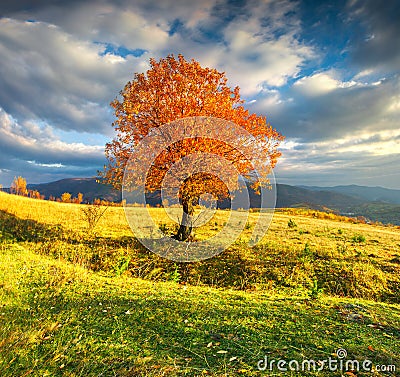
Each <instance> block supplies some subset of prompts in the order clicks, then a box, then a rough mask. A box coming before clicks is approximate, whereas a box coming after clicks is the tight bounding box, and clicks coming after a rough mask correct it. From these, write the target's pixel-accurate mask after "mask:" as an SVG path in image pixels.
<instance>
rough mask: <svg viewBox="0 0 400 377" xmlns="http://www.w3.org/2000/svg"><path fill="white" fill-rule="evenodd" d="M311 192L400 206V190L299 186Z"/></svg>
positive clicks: (364, 187)
mask: <svg viewBox="0 0 400 377" xmlns="http://www.w3.org/2000/svg"><path fill="white" fill-rule="evenodd" d="M299 187H302V188H304V189H306V190H312V191H331V192H337V193H340V194H344V195H350V196H352V197H354V198H357V199H361V200H367V201H369V202H385V203H392V204H400V190H392V189H387V188H384V187H379V186H377V187H367V186H357V185H347V186H334V187H318V186H299Z"/></svg>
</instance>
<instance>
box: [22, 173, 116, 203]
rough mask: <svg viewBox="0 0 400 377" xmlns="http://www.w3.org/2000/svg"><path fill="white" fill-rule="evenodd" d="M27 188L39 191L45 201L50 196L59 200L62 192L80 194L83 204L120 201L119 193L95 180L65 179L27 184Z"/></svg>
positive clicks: (74, 195) (73, 194)
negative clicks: (100, 200) (99, 201)
mask: <svg viewBox="0 0 400 377" xmlns="http://www.w3.org/2000/svg"><path fill="white" fill-rule="evenodd" d="M27 187H28V189H31V190H37V191H39V192H40V193H41V194H42V195H44V196H45V198H46V199H48V198H49V197H50V196H54V197H56V198H59V197H61V195H62V194H63V193H64V192H69V193H70V194H71V195H72V196H73V197H76V196H77V195H78V193H82V194H83V200H84V201H85V202H92V201H93V200H94V199H97V198H98V199H103V200H108V201H113V202H119V201H121V193H120V192H119V191H117V190H114V189H113V188H112V187H111V186H110V185H103V184H101V183H97V182H96V178H66V179H61V180H59V181H54V182H49V183H39V184H29V185H27Z"/></svg>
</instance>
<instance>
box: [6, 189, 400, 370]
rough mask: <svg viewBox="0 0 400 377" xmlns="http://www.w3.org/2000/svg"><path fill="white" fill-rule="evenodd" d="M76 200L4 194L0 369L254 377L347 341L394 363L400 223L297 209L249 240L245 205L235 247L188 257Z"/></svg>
mask: <svg viewBox="0 0 400 377" xmlns="http://www.w3.org/2000/svg"><path fill="white" fill-rule="evenodd" d="M82 208H86V207H85V206H84V205H77V204H64V203H55V202H48V201H41V200H34V199H29V198H25V197H18V196H14V195H9V194H5V193H1V192H0V288H1V289H0V302H1V306H0V308H1V310H0V339H1V340H0V375H1V376H2V377H3V376H4V377H14V376H23V375H26V376H28V375H30V376H37V377H39V376H44V375H49V376H66V375H68V376H99V375H104V376H150V377H155V376H170V377H172V376H201V375H207V376H215V377H217V376H220V377H222V376H224V377H229V376H238V375H240V376H258V375H260V371H259V370H258V369H257V365H260V364H259V361H260V360H264V358H265V356H267V357H268V360H270V359H274V360H278V359H285V360H298V361H299V362H300V364H301V362H302V360H304V359H316V360H320V359H326V358H327V355H330V356H331V357H333V358H334V357H335V352H336V351H337V350H338V349H339V348H343V349H345V350H346V352H347V354H348V359H357V360H360V362H362V361H363V360H364V359H365V358H368V359H369V360H372V361H373V363H374V366H375V365H388V366H389V365H392V366H396V367H400V357H399V353H398V349H399V348H400V305H399V303H400V289H399V288H400V279H399V276H400V253H399V250H398V245H399V244H400V230H399V229H397V228H394V227H382V226H372V225H367V224H356V223H352V222H343V221H338V220H337V219H335V218H334V217H333V216H331V218H326V219H323V218H321V219H318V218H315V215H316V213H315V212H314V211H311V212H307V211H300V210H294V209H293V210H290V211H289V210H288V211H285V212H278V213H276V215H275V216H274V219H273V221H272V223H271V225H270V229H269V231H268V233H267V234H266V236H265V237H264V239H263V240H262V241H261V243H260V245H258V246H255V247H252V248H251V247H249V246H248V245H247V244H246V239H247V238H248V234H249V232H251V229H252V227H253V226H254V221H255V220H256V218H257V213H251V214H250V218H249V226H248V227H245V230H244V233H243V234H242V236H241V237H240V239H239V240H238V241H237V242H236V243H235V244H233V245H232V246H231V247H230V248H229V249H228V250H226V251H225V252H223V253H222V254H220V255H219V256H217V257H214V258H212V259H210V260H207V261H203V262H197V263H190V264H185V263H172V262H170V261H167V260H165V259H162V258H159V257H157V256H156V255H154V254H152V253H150V252H148V251H146V250H144V249H143V248H142V247H141V246H140V244H138V243H137V242H136V240H135V238H134V237H133V236H132V233H131V231H130V229H129V226H128V225H127V223H126V220H125V216H124V212H123V208H115V207H112V208H109V209H108V210H107V212H106V215H105V216H104V217H103V218H101V220H100V221H99V224H98V226H97V227H96V228H95V232H94V233H91V234H90V233H88V231H87V229H86V226H87V224H86V222H85V220H84V219H83V218H82V216H81V215H82ZM143 210H147V209H143ZM149 211H150V212H151V213H152V215H153V216H154V218H155V221H156V222H157V223H159V224H160V225H161V224H162V225H163V228H165V229H167V228H168V227H169V225H170V224H169V223H168V222H167V221H166V218H165V217H162V215H161V214H162V210H161V209H156V208H150V209H149ZM220 212H221V213H220ZM220 212H217V215H216V217H215V218H214V219H213V221H212V222H211V224H210V226H209V228H208V231H209V232H212V231H213V229H215V227H216V226H223V221H222V220H223V217H219V216H220V215H223V214H224V213H225V211H220ZM320 215H321V216H323V215H324V216H327V215H326V214H320ZM289 220H291V221H290V224H291V225H290V226H289ZM210 234H211V233H210ZM138 277H140V278H138ZM233 288H234V289H233ZM322 290H323V292H322ZM362 297H363V298H362ZM364 297H369V298H370V300H365V299H364ZM377 301H379V302H377ZM261 365H262V363H261ZM342 372H345V371H342ZM265 373H266V374H267V375H268V374H271V375H275V374H277V373H279V371H278V370H276V369H274V370H272V371H270V373H269V371H266V372H265ZM349 373H350V371H349ZM297 374H299V375H304V376H315V377H316V376H320V377H329V376H332V372H331V371H329V370H322V371H316V370H315V371H314V370H310V371H308V370H307V371H303V372H302V371H300V372H297ZM353 374H354V373H353ZM346 375H347V374H346ZM357 375H358V376H360V377H362V376H368V375H370V372H365V373H364V372H362V371H361V372H360V373H357ZM374 375H376V376H382V377H383V376H396V375H397V372H396V371H395V370H393V369H390V371H386V372H384V373H383V372H382V373H381V372H374Z"/></svg>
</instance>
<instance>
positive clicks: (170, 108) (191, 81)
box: [102, 55, 284, 240]
mask: <svg viewBox="0 0 400 377" xmlns="http://www.w3.org/2000/svg"><path fill="white" fill-rule="evenodd" d="M150 66H151V68H150V69H149V70H148V71H147V72H146V73H136V74H135V76H134V79H133V80H132V81H130V82H128V83H127V84H126V85H125V88H124V89H123V90H122V91H121V92H120V94H121V96H122V99H121V100H119V99H115V100H114V101H113V102H112V103H111V106H112V107H113V108H114V109H115V116H116V120H115V122H114V123H113V127H114V128H115V130H116V133H117V135H116V137H115V138H114V139H113V140H112V141H111V142H110V143H107V144H106V149H105V152H106V157H107V159H108V164H107V165H106V166H105V170H104V172H103V173H102V176H103V178H104V179H105V181H106V182H107V183H110V184H112V185H113V186H114V187H115V188H118V189H120V188H121V186H122V181H123V175H124V168H125V166H126V163H127V161H128V159H129V157H130V155H131V153H132V150H133V149H135V148H136V147H137V146H138V145H139V144H140V143H141V142H142V140H143V139H144V138H146V136H148V135H149V133H151V130H153V129H154V128H159V127H161V126H163V125H165V124H167V123H171V122H174V121H177V120H179V119H182V118H189V117H199V116H201V117H214V118H219V119H222V120H225V121H229V122H232V123H233V124H235V125H237V126H239V127H241V128H243V129H244V130H246V131H247V132H248V133H249V134H251V135H252V137H254V140H257V141H258V142H260V143H258V146H257V148H258V150H257V152H256V155H257V154H258V155H259V156H260V157H262V156H263V157H264V158H265V157H268V161H269V166H270V167H271V168H273V167H274V166H275V164H276V162H277V159H278V157H279V156H280V152H279V151H278V150H277V148H278V146H279V144H280V143H281V141H282V140H283V138H284V137H283V136H282V135H281V134H280V133H279V132H277V131H276V130H275V129H273V128H272V127H271V126H270V125H269V124H268V123H267V122H266V118H265V117H263V116H258V115H256V114H250V113H249V111H248V110H246V109H245V108H244V107H243V106H242V104H243V103H244V101H243V100H242V99H241V98H240V95H239V87H235V88H234V89H231V88H230V87H229V86H228V85H227V78H226V76H225V73H224V72H218V71H217V70H216V69H211V68H204V67H201V66H200V64H199V63H198V62H197V61H195V60H191V61H187V60H185V59H184V57H183V56H182V55H179V56H178V58H177V59H176V58H175V57H174V56H173V55H169V56H167V57H166V58H164V59H160V61H158V62H157V61H156V60H155V59H150ZM210 127H212V125H211V126H210ZM232 136H235V135H232ZM260 145H261V147H260ZM193 153H213V154H215V155H219V156H221V157H223V158H226V159H228V160H230V161H231V162H232V163H233V164H234V165H235V166H236V168H237V170H238V171H239V172H240V174H242V175H243V176H246V174H249V173H250V172H251V166H250V165H251V164H250V163H249V161H248V160H247V159H246V156H243V154H242V153H240V152H239V151H237V150H236V149H235V148H232V145H227V144H226V143H224V142H222V141H220V140H215V138H205V137H195V138H193V137H188V138H184V139H182V140H179V142H175V143H173V145H170V146H169V147H168V148H167V149H166V150H164V151H163V152H162V153H160V154H159V155H158V156H156V157H155V156H153V154H152V150H151V148H149V150H148V153H146V155H143V160H144V161H145V160H148V159H152V164H151V169H150V170H149V172H148V173H147V177H146V185H145V187H146V191H149V192H152V191H156V190H159V189H160V187H161V183H162V181H163V178H164V177H165V175H166V174H167V172H168V170H169V168H170V167H171V166H172V165H173V164H174V163H175V162H176V161H178V160H179V159H182V158H183V157H185V156H189V155H191V154H193ZM204 192H207V193H212V194H216V195H219V196H224V195H225V196H227V195H229V193H228V192H227V190H226V186H225V185H224V184H223V182H221V180H220V179H218V178H216V177H215V176H213V175H210V174H209V173H201V172H200V173H199V169H194V170H193V175H192V176H191V177H188V179H186V180H185V183H184V184H183V186H182V188H181V190H180V192H179V195H180V199H181V202H182V205H183V211H184V213H183V216H184V217H185V216H190V215H192V214H193V205H194V204H196V203H197V202H198V200H199V196H200V195H201V193H204ZM190 232H191V227H190V226H189V225H188V224H187V223H186V221H185V218H183V219H182V224H181V228H180V230H179V232H178V234H177V236H176V237H177V239H179V240H185V239H187V238H188V236H189V235H190Z"/></svg>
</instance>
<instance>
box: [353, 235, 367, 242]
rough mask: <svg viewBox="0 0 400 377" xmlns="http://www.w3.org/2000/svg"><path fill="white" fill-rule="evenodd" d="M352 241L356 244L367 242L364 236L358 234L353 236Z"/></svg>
mask: <svg viewBox="0 0 400 377" xmlns="http://www.w3.org/2000/svg"><path fill="white" fill-rule="evenodd" d="M352 240H353V242H355V243H362V242H365V236H364V235H362V234H356V235H354V236H353V238H352Z"/></svg>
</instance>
